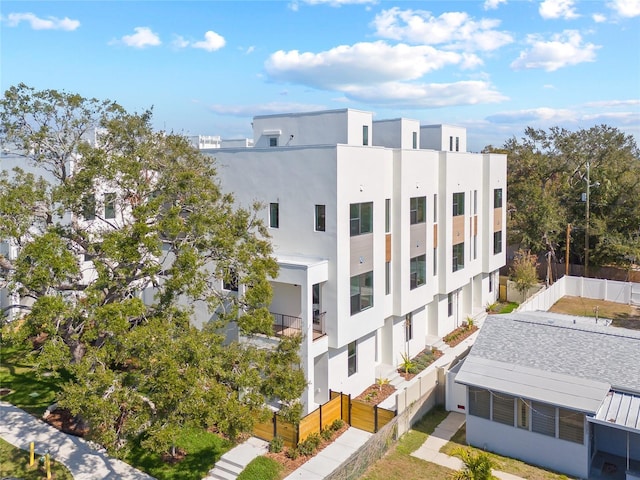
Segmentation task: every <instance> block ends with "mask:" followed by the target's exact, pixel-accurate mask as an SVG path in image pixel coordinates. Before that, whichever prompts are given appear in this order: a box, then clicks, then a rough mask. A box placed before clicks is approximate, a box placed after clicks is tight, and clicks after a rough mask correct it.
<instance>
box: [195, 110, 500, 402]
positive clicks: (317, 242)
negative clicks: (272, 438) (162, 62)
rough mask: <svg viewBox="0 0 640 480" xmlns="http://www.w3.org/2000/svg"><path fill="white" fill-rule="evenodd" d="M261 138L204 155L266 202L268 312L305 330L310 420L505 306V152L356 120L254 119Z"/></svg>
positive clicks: (404, 123)
mask: <svg viewBox="0 0 640 480" xmlns="http://www.w3.org/2000/svg"><path fill="white" fill-rule="evenodd" d="M253 133H254V145H255V146H254V147H253V148H228V149H227V148H221V149H216V150H215V151H209V152H207V151H206V150H204V152H205V153H209V154H210V155H212V156H213V157H215V159H216V165H217V167H218V168H217V171H218V174H219V176H220V180H221V184H222V186H223V188H224V189H225V190H227V191H229V192H233V194H234V196H235V198H236V201H237V202H239V204H240V205H242V206H245V207H248V206H250V205H251V204H253V202H255V201H259V202H261V203H262V204H263V205H264V210H263V211H262V213H261V215H262V218H263V220H264V221H265V224H266V225H267V226H268V227H269V231H270V234H271V236H272V243H273V246H274V253H275V256H276V258H277V260H278V262H279V265H280V272H279V276H278V278H276V279H274V280H273V282H272V286H273V292H274V297H273V301H272V304H271V306H270V309H271V311H272V313H273V314H274V318H275V322H276V325H277V326H276V331H277V332H282V333H286V332H287V331H292V330H293V331H296V330H298V331H299V330H302V332H303V333H304V341H303V345H302V351H301V357H302V368H303V369H304V372H305V375H306V378H307V380H308V382H309V386H308V389H307V391H306V392H305V395H304V398H303V401H304V404H305V410H306V411H311V410H313V409H314V408H316V406H317V405H318V404H322V403H324V402H326V401H327V400H328V399H329V390H330V389H331V390H336V391H342V392H345V393H350V394H358V393H360V392H361V391H363V390H364V389H365V388H366V387H368V386H369V385H371V384H373V383H374V382H375V380H376V378H378V377H382V378H384V377H390V376H391V373H392V372H393V371H394V370H395V369H396V368H397V366H398V364H399V363H400V361H401V355H402V354H408V355H409V356H415V355H416V354H418V353H419V352H420V351H422V350H423V349H424V348H425V347H427V346H430V345H432V344H433V343H435V342H436V340H437V339H439V338H441V337H442V336H444V335H445V334H447V333H448V332H450V331H451V330H453V329H455V328H456V327H457V326H459V325H461V324H462V322H463V321H465V320H466V318H467V317H468V316H473V315H475V314H477V313H480V312H482V311H483V310H484V307H485V306H486V304H487V303H489V302H493V301H494V300H495V299H496V298H497V295H498V270H499V268H500V267H501V266H503V265H504V264H505V250H506V248H505V247H504V246H505V244H506V242H505V239H506V232H505V225H506V223H505V222H506V217H505V210H506V209H505V208H504V206H505V201H506V156H505V155H501V154H472V153H468V152H466V131H465V129H464V128H461V127H453V126H447V125H439V126H426V127H421V126H420V124H419V122H418V121H417V120H410V119H394V120H382V121H374V120H373V114H372V113H370V112H365V111H359V110H353V109H343V110H331V111H321V112H311V113H300V114H282V115H267V116H258V117H255V118H254V121H253ZM449 147H452V148H449Z"/></svg>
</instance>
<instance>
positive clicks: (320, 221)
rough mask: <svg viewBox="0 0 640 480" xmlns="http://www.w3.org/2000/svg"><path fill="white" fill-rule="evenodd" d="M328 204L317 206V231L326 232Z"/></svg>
mask: <svg viewBox="0 0 640 480" xmlns="http://www.w3.org/2000/svg"><path fill="white" fill-rule="evenodd" d="M326 213H327V206H326V205H323V204H316V206H315V231H316V232H324V231H326V228H327V215H326Z"/></svg>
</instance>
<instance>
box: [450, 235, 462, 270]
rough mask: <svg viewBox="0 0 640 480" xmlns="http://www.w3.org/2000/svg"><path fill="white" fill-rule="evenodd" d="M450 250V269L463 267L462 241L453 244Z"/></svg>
mask: <svg viewBox="0 0 640 480" xmlns="http://www.w3.org/2000/svg"><path fill="white" fill-rule="evenodd" d="M452 250H453V253H452V258H451V264H452V271H454V272H457V271H458V270H462V269H463V268H464V242H463V243H459V244H457V245H454V246H453V248H452Z"/></svg>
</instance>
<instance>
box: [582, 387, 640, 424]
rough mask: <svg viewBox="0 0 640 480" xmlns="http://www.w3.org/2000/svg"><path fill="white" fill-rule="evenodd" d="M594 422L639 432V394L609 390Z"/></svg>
mask: <svg viewBox="0 0 640 480" xmlns="http://www.w3.org/2000/svg"><path fill="white" fill-rule="evenodd" d="M589 420H590V421H594V423H602V424H605V425H615V426H616V427H618V428H622V429H623V430H628V431H630V432H635V433H637V432H640V395H634V394H632V393H626V392H618V391H615V390H611V391H610V392H609V393H607V396H606V397H605V399H604V402H602V405H601V406H600V408H599V409H598V412H597V413H596V416H595V418H594V419H589Z"/></svg>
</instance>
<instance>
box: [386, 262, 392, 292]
mask: <svg viewBox="0 0 640 480" xmlns="http://www.w3.org/2000/svg"><path fill="white" fill-rule="evenodd" d="M390 293H391V262H385V264H384V294H385V295H389V294H390Z"/></svg>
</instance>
